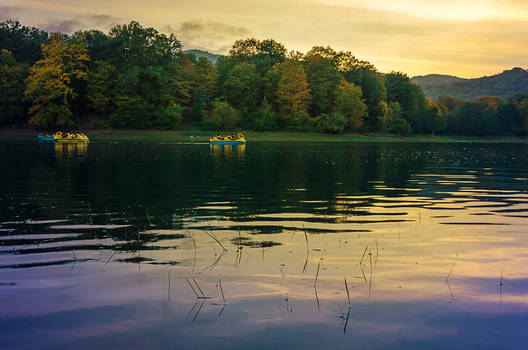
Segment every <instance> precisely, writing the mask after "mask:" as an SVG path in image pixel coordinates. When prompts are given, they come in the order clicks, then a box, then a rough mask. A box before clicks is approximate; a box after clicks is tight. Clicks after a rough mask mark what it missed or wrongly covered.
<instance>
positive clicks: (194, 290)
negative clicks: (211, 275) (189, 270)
mask: <svg viewBox="0 0 528 350" xmlns="http://www.w3.org/2000/svg"><path fill="white" fill-rule="evenodd" d="M184 279H185V280H186V281H187V283H188V284H189V287H191V289H192V291H193V292H194V294H196V297H197V298H199V297H200V296H199V295H198V293H197V292H196V289H194V287H193V285H192V284H191V282H189V280H188V279H187V277H184Z"/></svg>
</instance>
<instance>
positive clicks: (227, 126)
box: [204, 100, 240, 130]
mask: <svg viewBox="0 0 528 350" xmlns="http://www.w3.org/2000/svg"><path fill="white" fill-rule="evenodd" d="M239 122H240V113H239V112H238V111H237V110H236V109H235V108H233V107H231V106H230V105H229V104H228V103H227V102H224V101H218V100H217V101H214V102H213V108H212V109H211V111H210V112H209V114H207V115H206V117H205V120H204V123H205V126H206V128H208V129H213V130H234V129H235V128H236V126H237V125H238V123H239Z"/></svg>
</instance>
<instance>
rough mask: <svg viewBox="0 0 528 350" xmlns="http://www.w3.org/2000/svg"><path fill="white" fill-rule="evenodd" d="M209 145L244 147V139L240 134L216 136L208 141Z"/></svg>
mask: <svg viewBox="0 0 528 350" xmlns="http://www.w3.org/2000/svg"><path fill="white" fill-rule="evenodd" d="M209 143H210V144H211V145H245V144H246V137H245V136H244V135H242V134H236V136H234V135H227V136H222V135H216V136H215V137H213V138H211V139H209Z"/></svg>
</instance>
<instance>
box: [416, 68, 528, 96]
mask: <svg viewBox="0 0 528 350" xmlns="http://www.w3.org/2000/svg"><path fill="white" fill-rule="evenodd" d="M412 81H413V82H414V83H416V84H418V85H420V87H421V88H422V90H423V92H424V93H425V94H426V95H427V96H429V97H431V98H433V99H437V98H438V97H440V96H452V97H455V98H457V99H460V100H468V101H471V100H475V99H477V98H479V97H480V96H484V95H486V96H500V97H501V98H503V99H504V98H508V97H510V96H512V95H515V94H518V93H525V92H528V71H527V70H525V69H522V68H518V67H516V68H513V69H511V70H505V71H504V72H502V73H500V74H496V75H492V76H489V77H487V76H485V77H481V78H475V79H463V78H458V77H455V76H451V75H440V74H429V75H425V76H417V77H413V78H412Z"/></svg>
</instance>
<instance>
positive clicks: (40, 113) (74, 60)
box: [25, 34, 90, 128]
mask: <svg viewBox="0 0 528 350" xmlns="http://www.w3.org/2000/svg"><path fill="white" fill-rule="evenodd" d="M42 53H43V56H44V57H43V58H42V59H41V60H39V61H37V62H36V63H35V64H34V65H33V66H32V67H31V69H30V75H29V78H28V80H27V86H26V90H25V98H26V100H27V101H28V102H30V103H31V107H30V108H29V114H30V115H31V118H30V120H29V123H30V124H31V125H33V126H36V127H41V128H54V127H57V126H60V127H66V126H70V125H73V120H72V119H71V117H72V112H71V110H70V104H71V102H72V101H73V100H74V99H75V98H76V97H77V92H76V91H74V89H73V85H74V82H75V80H84V79H86V77H87V73H86V71H87V66H86V63H87V62H88V61H89V60H90V59H89V57H88V54H87V52H86V48H85V47H84V46H83V45H82V44H70V45H66V43H65V38H64V37H63V36H61V35H60V34H52V35H51V41H50V43H49V44H45V45H42Z"/></svg>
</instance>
